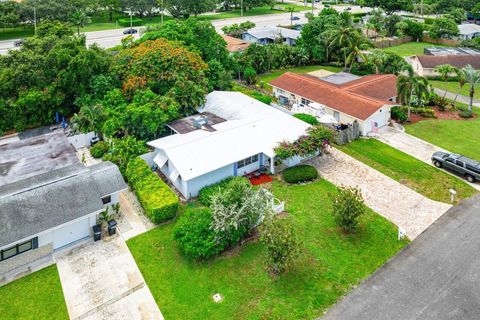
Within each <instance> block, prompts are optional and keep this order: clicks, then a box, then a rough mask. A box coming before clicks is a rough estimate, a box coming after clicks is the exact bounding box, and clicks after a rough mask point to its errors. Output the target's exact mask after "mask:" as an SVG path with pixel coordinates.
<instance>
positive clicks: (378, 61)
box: [368, 49, 387, 74]
mask: <svg viewBox="0 0 480 320" xmlns="http://www.w3.org/2000/svg"><path fill="white" fill-rule="evenodd" d="M385 60H387V54H386V53H385V51H383V50H380V49H375V50H373V51H372V52H371V53H370V54H369V55H368V61H370V62H371V63H372V64H374V65H375V73H376V74H379V73H380V68H379V66H381V65H383V64H384V63H385Z"/></svg>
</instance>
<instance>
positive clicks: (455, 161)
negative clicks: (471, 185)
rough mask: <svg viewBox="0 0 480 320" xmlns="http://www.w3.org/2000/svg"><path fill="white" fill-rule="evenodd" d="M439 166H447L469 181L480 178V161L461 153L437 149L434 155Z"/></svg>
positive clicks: (435, 162)
mask: <svg viewBox="0 0 480 320" xmlns="http://www.w3.org/2000/svg"><path fill="white" fill-rule="evenodd" d="M432 162H433V164H434V165H435V167H437V168H445V169H447V170H450V171H453V172H455V173H457V174H459V175H462V176H463V177H465V179H467V181H468V182H475V181H477V180H480V162H478V161H475V160H472V159H469V158H467V157H464V156H462V155H459V154H455V153H447V152H442V151H437V152H435V153H434V154H433V155H432Z"/></svg>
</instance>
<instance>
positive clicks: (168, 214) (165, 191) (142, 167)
mask: <svg viewBox="0 0 480 320" xmlns="http://www.w3.org/2000/svg"><path fill="white" fill-rule="evenodd" d="M125 176H126V178H127V180H128V183H129V184H130V186H131V187H132V188H133V190H135V193H136V194H137V197H138V200H139V201H140V204H141V205H142V207H143V209H144V210H145V213H146V214H147V216H148V217H149V218H150V220H152V221H153V222H154V223H161V222H164V221H167V220H170V219H172V218H173V217H175V215H176V214H177V211H178V197H177V196H176V194H175V193H174V192H173V191H172V190H171V189H170V188H169V187H168V185H167V184H166V183H164V182H163V181H162V180H161V179H160V178H159V177H158V176H157V175H156V174H155V173H153V172H152V170H151V169H150V168H149V166H148V164H147V163H146V162H145V161H144V160H143V159H141V158H135V159H134V160H132V161H130V162H129V163H128V165H127V170H126V174H125Z"/></svg>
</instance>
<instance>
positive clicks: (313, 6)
mask: <svg viewBox="0 0 480 320" xmlns="http://www.w3.org/2000/svg"><path fill="white" fill-rule="evenodd" d="M313 9H315V0H312V15H313Z"/></svg>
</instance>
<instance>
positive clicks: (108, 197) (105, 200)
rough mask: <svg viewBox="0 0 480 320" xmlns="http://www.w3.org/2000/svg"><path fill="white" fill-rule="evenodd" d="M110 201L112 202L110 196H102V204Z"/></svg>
mask: <svg viewBox="0 0 480 320" xmlns="http://www.w3.org/2000/svg"><path fill="white" fill-rule="evenodd" d="M110 202H112V196H106V197H103V198H102V203H103V204H108V203H110Z"/></svg>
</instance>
